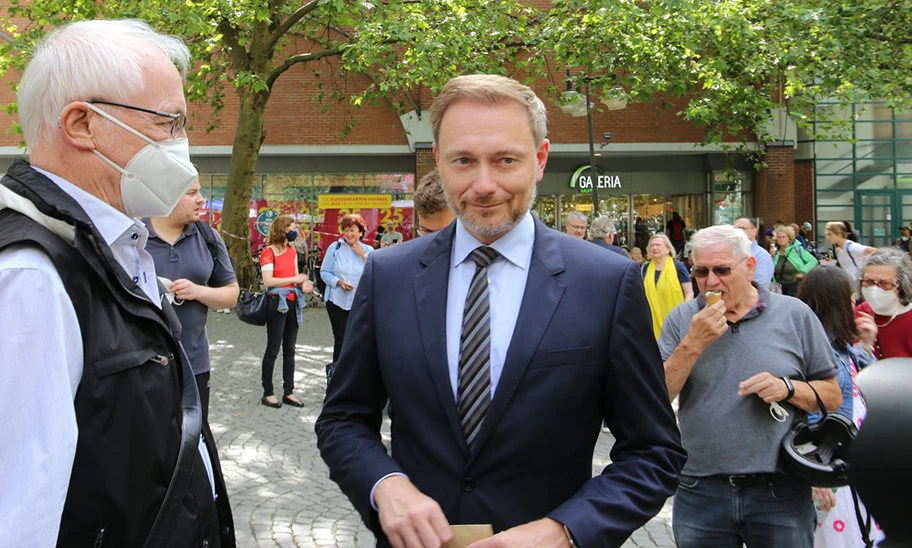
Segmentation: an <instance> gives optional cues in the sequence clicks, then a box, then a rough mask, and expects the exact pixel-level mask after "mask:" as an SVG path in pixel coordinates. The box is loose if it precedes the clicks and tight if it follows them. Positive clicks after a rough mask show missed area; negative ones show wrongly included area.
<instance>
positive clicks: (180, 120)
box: [86, 101, 187, 139]
mask: <svg viewBox="0 0 912 548" xmlns="http://www.w3.org/2000/svg"><path fill="white" fill-rule="evenodd" d="M86 102H87V103H90V104H93V105H111V106H112V107H120V108H128V109H130V110H138V111H140V112H146V113H148V114H154V115H156V116H164V117H165V118H171V138H172V139H177V136H178V135H180V134H181V132H182V131H184V127H185V126H186V125H187V117H186V116H185V115H184V114H183V113H182V112H178V113H177V114H173V113H170V112H162V111H160V110H152V109H151V108H145V107H135V106H133V105H124V104H122V103H112V102H111V101H86Z"/></svg>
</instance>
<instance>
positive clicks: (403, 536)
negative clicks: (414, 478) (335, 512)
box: [374, 476, 453, 548]
mask: <svg viewBox="0 0 912 548" xmlns="http://www.w3.org/2000/svg"><path fill="white" fill-rule="evenodd" d="M374 501H375V502H376V503H377V508H378V510H379V514H380V527H382V528H383V532H384V533H386V536H387V538H388V539H389V541H390V543H391V544H392V545H393V546H395V547H396V548H400V547H402V548H439V547H441V546H444V545H445V544H446V543H448V542H450V540H451V539H452V538H453V535H452V534H451V533H450V524H449V523H448V522H447V519H446V516H444V515H443V510H441V509H440V505H439V504H437V502H436V501H435V500H434V499H432V498H430V497H428V496H427V495H425V494H424V493H422V492H421V491H419V490H418V489H417V488H416V487H415V486H414V485H413V484H412V482H411V481H409V480H408V478H405V477H402V476H390V477H388V478H386V479H385V480H383V481H381V482H380V483H379V484H378V485H377V489H376V491H374Z"/></svg>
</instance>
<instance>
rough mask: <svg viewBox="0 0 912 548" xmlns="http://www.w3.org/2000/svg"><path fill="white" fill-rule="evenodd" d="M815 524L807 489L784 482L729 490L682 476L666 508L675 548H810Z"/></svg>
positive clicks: (717, 481)
mask: <svg viewBox="0 0 912 548" xmlns="http://www.w3.org/2000/svg"><path fill="white" fill-rule="evenodd" d="M816 525H817V513H816V511H815V510H814V503H813V502H812V501H811V488H810V487H808V486H807V485H804V484H802V483H798V482H794V481H787V480H776V481H774V482H772V483H769V484H764V485H757V486H750V487H733V486H732V485H731V484H729V482H728V481H727V480H726V479H717V478H713V477H708V478H698V477H694V476H685V475H683V474H682V475H681V478H680V484H679V486H678V490H677V492H676V493H675V498H674V509H673V510H672V530H673V532H674V537H675V543H676V544H677V545H678V548H728V547H731V548H740V547H741V546H742V544H746V545H747V547H748V548H760V547H768V548H780V547H782V548H813V547H814V528H815V527H816Z"/></svg>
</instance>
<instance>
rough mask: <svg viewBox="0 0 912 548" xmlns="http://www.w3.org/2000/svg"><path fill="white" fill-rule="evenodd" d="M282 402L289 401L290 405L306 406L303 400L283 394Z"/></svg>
mask: <svg viewBox="0 0 912 548" xmlns="http://www.w3.org/2000/svg"><path fill="white" fill-rule="evenodd" d="M282 403H287V404H288V405H290V406H292V407H304V402H302V401H300V400H293V399H291V398H289V397H288V396H282Z"/></svg>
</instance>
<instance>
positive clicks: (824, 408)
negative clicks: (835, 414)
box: [802, 379, 828, 419]
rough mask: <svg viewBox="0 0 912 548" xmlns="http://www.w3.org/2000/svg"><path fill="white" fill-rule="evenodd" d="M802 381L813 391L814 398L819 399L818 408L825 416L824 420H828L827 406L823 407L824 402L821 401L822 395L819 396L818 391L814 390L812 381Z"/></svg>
mask: <svg viewBox="0 0 912 548" xmlns="http://www.w3.org/2000/svg"><path fill="white" fill-rule="evenodd" d="M802 381H804V383H805V384H807V385H808V388H810V389H811V392H813V393H814V398H816V399H817V407H819V408H820V412H821V413H822V414H823V418H824V419H825V418H827V415H828V413H827V410H826V406H825V405H823V400H822V399H820V394H818V393H817V390H815V389H814V385H813V384H811V381H805V380H804V379H802Z"/></svg>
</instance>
